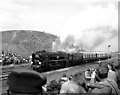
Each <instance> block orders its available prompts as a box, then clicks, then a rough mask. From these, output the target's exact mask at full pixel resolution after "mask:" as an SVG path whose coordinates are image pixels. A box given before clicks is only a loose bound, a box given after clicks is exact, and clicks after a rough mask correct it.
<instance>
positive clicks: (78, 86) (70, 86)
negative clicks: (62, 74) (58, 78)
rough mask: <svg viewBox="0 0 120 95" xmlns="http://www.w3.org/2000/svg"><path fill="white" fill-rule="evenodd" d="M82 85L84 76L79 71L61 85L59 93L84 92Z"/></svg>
mask: <svg viewBox="0 0 120 95" xmlns="http://www.w3.org/2000/svg"><path fill="white" fill-rule="evenodd" d="M83 85H84V77H83V75H82V73H81V72H78V73H76V74H75V76H74V77H73V78H72V79H71V80H70V81H67V82H65V83H64V84H63V85H62V86H61V90H60V93H62V94H63V93H65V94H68V93H79V94H80V93H81V94H82V93H86V91H85V89H84V88H83Z"/></svg>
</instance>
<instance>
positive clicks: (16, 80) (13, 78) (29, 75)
mask: <svg viewBox="0 0 120 95" xmlns="http://www.w3.org/2000/svg"><path fill="white" fill-rule="evenodd" d="M46 82H47V79H46V77H43V76H40V74H39V73H37V72H35V71H28V70H23V71H12V72H11V73H10V74H9V76H8V81H7V84H8V86H9V87H8V95H43V89H42V86H43V85H45V84H46Z"/></svg>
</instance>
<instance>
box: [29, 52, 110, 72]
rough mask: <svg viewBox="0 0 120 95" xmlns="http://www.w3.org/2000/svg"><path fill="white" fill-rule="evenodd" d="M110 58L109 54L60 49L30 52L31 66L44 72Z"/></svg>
mask: <svg viewBox="0 0 120 95" xmlns="http://www.w3.org/2000/svg"><path fill="white" fill-rule="evenodd" d="M108 58H111V54H108V53H103V52H102V53H97V52H80V53H66V52H62V51H57V52H48V51H37V52H35V53H33V54H32V57H31V67H32V68H33V70H35V71H37V72H46V71H51V70H56V69H60V68H66V67H71V66H76V65H80V64H85V63H88V62H95V61H99V60H104V59H108Z"/></svg>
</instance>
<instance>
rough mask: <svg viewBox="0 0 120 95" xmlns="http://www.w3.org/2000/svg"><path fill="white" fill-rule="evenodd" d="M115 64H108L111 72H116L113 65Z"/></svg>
mask: <svg viewBox="0 0 120 95" xmlns="http://www.w3.org/2000/svg"><path fill="white" fill-rule="evenodd" d="M113 64H114V63H108V68H109V70H113V71H114V70H115V68H114V65H113Z"/></svg>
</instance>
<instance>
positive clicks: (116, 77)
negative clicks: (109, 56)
mask: <svg viewBox="0 0 120 95" xmlns="http://www.w3.org/2000/svg"><path fill="white" fill-rule="evenodd" d="M33 72H34V73H33ZM33 72H32V73H30V72H29V73H28V72H27V73H26V72H24V71H21V72H17V71H15V72H12V73H11V74H10V75H9V76H8V85H9V88H8V89H9V92H11V93H14V94H15V95H22V94H24V95H44V94H45V95H46V94H47V95H69V94H71V93H77V94H79V95H81V94H83V93H89V94H91V93H99V94H100V95H101V94H107V95H120V67H119V66H118V65H116V66H114V63H112V64H111V63H107V64H105V63H101V64H99V65H98V66H97V68H92V69H91V68H89V69H87V70H86V71H79V72H77V73H76V74H75V75H67V74H63V77H61V78H60V79H58V80H52V81H50V83H47V78H46V77H45V78H43V77H41V76H40V74H39V73H37V72H35V71H33ZM23 75H24V76H23ZM17 76H19V78H18V77H17ZM20 76H21V78H22V79H20ZM27 78H29V79H27ZM18 79H19V80H20V81H21V80H22V82H21V84H20V83H17V82H18V81H15V80H18ZM12 80H14V82H13V81H12ZM20 81H19V82H20ZM24 81H25V84H23V82H24ZM43 81H44V82H43ZM42 82H43V83H42ZM16 84H17V85H16ZM14 86H15V87H14ZM30 89H31V90H30ZM33 92H34V94H33ZM20 93H22V94H20ZM38 93H39V94H38ZM11 95H12V94H11ZM91 95H92V94H91Z"/></svg>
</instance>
